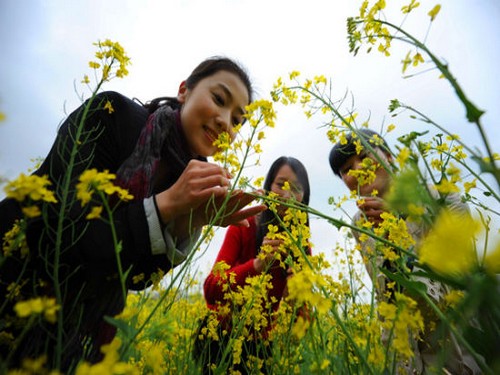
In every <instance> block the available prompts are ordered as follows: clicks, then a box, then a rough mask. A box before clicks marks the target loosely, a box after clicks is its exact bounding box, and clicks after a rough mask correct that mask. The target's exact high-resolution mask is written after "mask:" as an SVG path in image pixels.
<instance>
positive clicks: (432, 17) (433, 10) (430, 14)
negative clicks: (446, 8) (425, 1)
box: [427, 4, 441, 22]
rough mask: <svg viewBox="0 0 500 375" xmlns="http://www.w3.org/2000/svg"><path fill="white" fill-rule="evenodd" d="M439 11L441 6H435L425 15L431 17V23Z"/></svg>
mask: <svg viewBox="0 0 500 375" xmlns="http://www.w3.org/2000/svg"><path fill="white" fill-rule="evenodd" d="M440 10H441V4H437V5H435V6H434V8H432V9H431V10H430V11H429V13H427V14H428V15H429V17H431V22H432V21H434V20H435V19H436V16H437V15H438V13H439V11H440Z"/></svg>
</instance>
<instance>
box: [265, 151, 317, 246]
mask: <svg viewBox="0 0 500 375" xmlns="http://www.w3.org/2000/svg"><path fill="white" fill-rule="evenodd" d="M284 165H288V166H289V167H290V168H291V169H292V171H293V173H295V174H296V175H297V179H298V181H299V183H300V185H301V187H302V190H303V197H302V204H304V205H308V204H309V197H310V195H311V188H310V185H309V177H308V175H307V170H306V167H304V164H302V163H301V162H300V161H299V160H298V159H295V158H294V157H291V156H281V157H279V158H278V159H276V160H275V161H274V163H273V164H272V165H271V168H269V172H267V176H266V179H265V180H264V190H265V192H266V193H268V192H270V191H271V186H272V184H273V182H274V180H275V179H276V175H277V174H278V172H279V170H280V169H281V167H283V166H284ZM277 222H278V221H277V219H276V213H274V212H273V211H272V210H265V211H264V212H262V213H261V214H260V216H259V220H258V224H257V240H256V245H257V249H260V246H261V245H262V241H263V240H264V237H265V236H266V234H267V232H268V229H267V227H268V225H269V224H276V223H277ZM307 225H309V217H308V219H307Z"/></svg>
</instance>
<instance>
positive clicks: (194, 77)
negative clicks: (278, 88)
mask: <svg viewBox="0 0 500 375" xmlns="http://www.w3.org/2000/svg"><path fill="white" fill-rule="evenodd" d="M220 71H225V72H229V73H233V74H235V75H236V76H237V77H238V78H239V79H241V81H242V82H243V84H244V85H245V87H246V88H247V91H248V98H249V103H250V102H252V100H253V88H252V82H251V81H250V77H249V76H248V73H247V72H246V70H245V69H244V68H243V67H242V66H240V65H239V64H238V63H237V62H235V61H233V60H231V59H230V58H228V57H220V56H214V57H209V58H208V59H206V60H204V61H202V62H201V63H200V64H199V65H198V66H197V67H196V68H194V70H193V71H192V72H191V74H190V75H189V77H188V78H187V79H186V81H185V82H186V87H187V88H188V89H190V90H192V89H193V88H195V86H196V85H197V84H198V83H199V82H200V81H201V80H202V79H204V78H207V77H210V76H212V75H214V74H216V73H217V72H220ZM164 104H168V105H170V106H171V107H174V108H179V107H180V103H179V102H178V100H177V98H175V97H170V96H164V97H160V98H156V99H153V100H151V101H150V102H148V103H146V104H145V105H144V107H146V108H147V109H148V110H149V112H150V113H153V112H154V111H156V110H157V109H158V107H160V106H162V105H164Z"/></svg>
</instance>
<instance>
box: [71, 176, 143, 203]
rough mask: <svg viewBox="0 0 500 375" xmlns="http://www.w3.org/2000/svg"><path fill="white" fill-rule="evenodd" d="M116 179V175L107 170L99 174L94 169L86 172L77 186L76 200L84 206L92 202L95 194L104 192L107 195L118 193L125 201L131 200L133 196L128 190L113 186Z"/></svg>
mask: <svg viewBox="0 0 500 375" xmlns="http://www.w3.org/2000/svg"><path fill="white" fill-rule="evenodd" d="M115 178H116V175H115V174H112V173H109V172H108V171H107V170H106V171H104V172H98V171H97V169H95V168H94V169H88V170H86V171H84V172H83V173H82V174H81V175H80V178H79V179H78V181H79V182H78V184H77V185H76V198H77V199H78V200H80V201H81V204H82V206H85V205H86V204H87V203H89V202H90V201H91V199H92V195H93V194H94V192H104V193H105V194H107V195H112V194H115V193H116V194H118V196H119V198H120V199H121V200H123V201H128V200H131V199H132V198H133V196H132V195H131V194H129V193H128V191H127V190H126V189H123V188H121V187H119V186H116V185H113V183H112V182H111V181H112V180H114V179H115Z"/></svg>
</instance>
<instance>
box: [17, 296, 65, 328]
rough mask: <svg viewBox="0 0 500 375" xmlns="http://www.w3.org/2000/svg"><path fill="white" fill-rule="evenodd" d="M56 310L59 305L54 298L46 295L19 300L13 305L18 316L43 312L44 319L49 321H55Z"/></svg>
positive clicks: (25, 316) (23, 316) (24, 316)
mask: <svg viewBox="0 0 500 375" xmlns="http://www.w3.org/2000/svg"><path fill="white" fill-rule="evenodd" d="M57 310H59V306H58V305H57V304H56V300H55V298H47V297H36V298H33V299H29V300H26V301H20V302H17V303H16V305H15V306H14V311H15V312H16V314H17V316H19V317H20V318H27V317H28V316H30V315H36V314H41V313H43V314H44V317H45V319H46V320H47V321H48V322H50V323H55V322H56V319H57Z"/></svg>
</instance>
